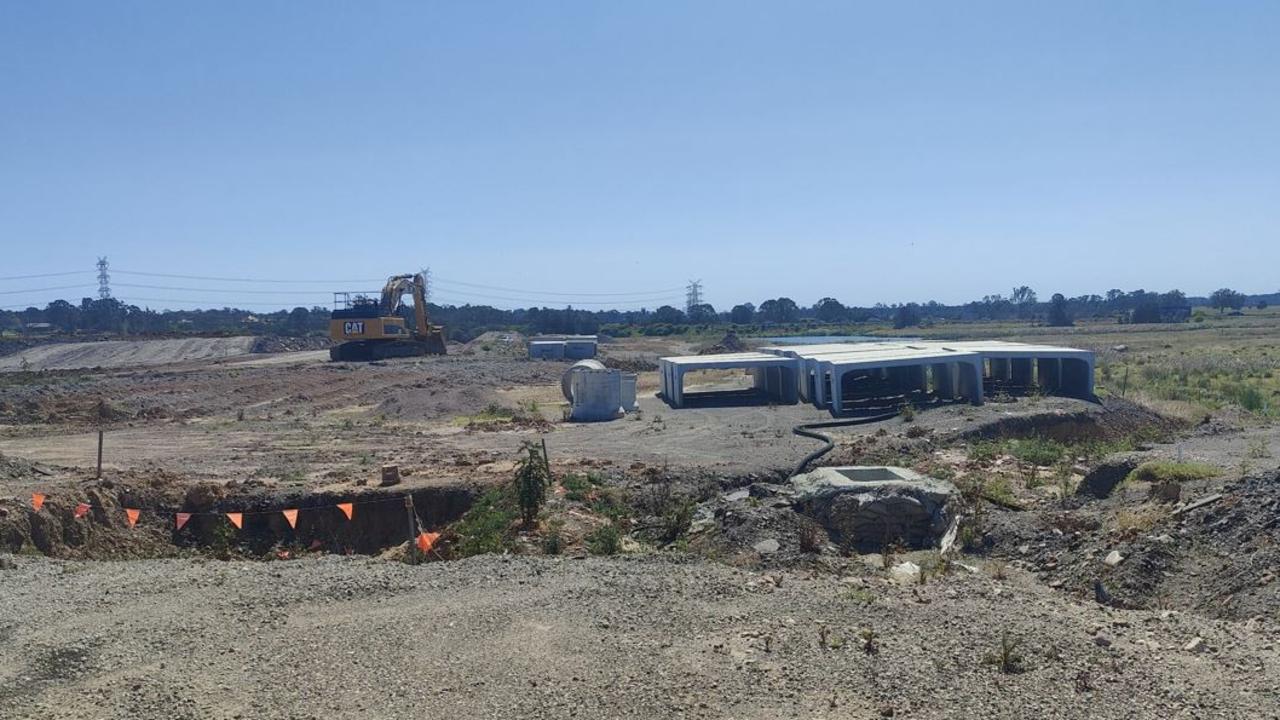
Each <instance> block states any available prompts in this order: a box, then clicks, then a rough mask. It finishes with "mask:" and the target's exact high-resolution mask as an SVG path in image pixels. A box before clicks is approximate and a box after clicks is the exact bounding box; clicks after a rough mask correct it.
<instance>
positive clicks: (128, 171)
mask: <svg viewBox="0 0 1280 720" xmlns="http://www.w3.org/2000/svg"><path fill="white" fill-rule="evenodd" d="M1278 37H1280V3H1276V2H1232V3H1215V2H1203V3H1187V2H1136V1H1135V2H1070V3H1027V2H1007V3H1000V2H966V3H954V2H938V3H916V2H907V3H855V2H804V3H779V2H770V3H757V2H746V1H742V0H738V1H734V2H643V3H617V2H597V3H589V2H568V3H528V2H511V3H499V2H453V3H439V2H403V3H386V2H361V3H348V2H328V3H326V2H305V3H304V2H284V3H271V2H261V1H254V2H219V3H181V2H178V3H174V2H147V3H135V2H84V3H66V2H53V1H45V2H19V1H17V0H10V1H9V2H4V3H0V243H2V246H3V254H2V255H0V257H2V258H3V261H2V264H0V277H8V276H13V275H24V274H39V273H51V272H58V271H69V270H81V269H83V270H86V271H88V270H92V265H93V262H94V261H95V259H96V258H97V256H98V255H107V256H109V257H110V260H111V264H112V267H113V268H116V269H119V270H122V271H135V272H158V273H171V274H186V275H203V276H212V277H223V276H226V277H248V278H259V277H265V278H276V279H280V280H290V281H294V282H291V283H288V284H262V283H228V282H221V281H197V280H189V279H159V278H154V277H147V276H129V275H122V274H117V275H115V276H114V277H113V280H114V281H115V282H116V283H130V284H141V285H146V284H150V285H155V286H160V288H165V289H159V288H123V287H118V288H117V289H116V294H117V295H119V296H122V297H148V298H160V299H165V300H169V302H146V303H140V304H149V305H152V306H164V305H169V306H175V307H189V306H190V303H187V302H177V301H176V300H177V299H179V298H182V299H194V300H198V301H206V300H211V299H216V300H219V301H225V302H228V303H232V304H245V302H247V301H253V302H257V303H268V304H269V303H275V302H277V301H278V302H279V303H280V304H287V305H294V304H298V303H299V302H302V301H305V300H316V301H324V300H327V298H328V295H327V291H329V290H334V289H344V287H349V286H350V285H351V283H333V282H328V281H330V280H346V279H364V278H379V277H384V276H386V275H388V274H391V273H395V272H402V271H407V270H414V269H417V268H418V267H421V266H427V265H429V266H430V267H431V268H432V271H433V273H434V275H435V276H436V277H437V278H438V279H439V283H438V284H437V287H436V291H435V297H436V298H437V299H438V300H440V301H444V302H458V303H461V302H467V301H471V302H486V301H490V302H491V303H492V304H495V305H499V306H515V305H528V304H532V302H533V301H535V300H541V301H549V302H547V304H562V303H563V301H565V300H567V299H573V298H580V299H583V300H585V301H589V302H608V301H613V300H618V301H619V302H620V303H621V304H622V305H624V306H628V307H633V306H638V305H641V304H643V305H648V306H650V307H652V306H655V305H656V304H659V301H662V300H665V299H666V298H667V297H669V296H672V297H674V296H679V295H680V294H681V293H680V292H678V291H677V292H672V290H671V289H673V288H679V287H681V286H682V285H684V283H685V281H686V280H688V279H690V278H701V279H702V280H703V281H704V283H705V288H706V299H707V300H708V301H710V302H711V303H713V304H715V305H716V306H717V307H718V308H721V309H727V308H728V306H730V305H732V304H734V303H737V302H741V301H744V300H750V301H753V302H756V303H758V302H759V301H760V300H762V299H765V298H768V297H775V296H778V295H787V296H790V297H792V298H794V299H795V300H797V301H798V302H800V303H802V304H810V303H812V302H814V301H816V300H817V299H819V298H820V297H823V296H827V295H831V296H835V297H837V298H840V299H841V300H843V301H845V302H847V303H853V304H864V305H865V304H871V303H874V302H877V301H883V302H903V301H910V300H921V301H923V300H928V299H936V300H939V301H943V302H959V301H964V300H969V299H973V298H976V297H980V296H982V295H985V294H988V293H994V292H1002V293H1006V294H1007V293H1008V292H1009V288H1010V287H1012V286H1013V285H1015V284H1019V285H1020V284H1024V283H1025V284H1028V285H1031V286H1032V287H1033V288H1035V289H1036V290H1037V291H1038V292H1039V293H1040V294H1041V296H1042V297H1045V298H1047V297H1048V295H1049V294H1051V293H1053V292H1057V291H1060V292H1064V293H1066V294H1068V295H1075V294H1081V293H1086V292H1103V291H1105V290H1106V289H1108V288H1111V287H1120V288H1124V289H1134V288H1138V287H1142V288H1146V289H1148V290H1165V289H1169V288H1173V287H1178V288H1182V289H1183V290H1185V291H1187V292H1188V293H1191V294H1203V293H1207V292H1209V291H1211V290H1213V289H1214V288H1217V287H1220V286H1231V287H1236V288H1238V289H1240V290H1244V291H1246V292H1275V291H1276V290H1277V289H1280V274H1277V272H1276V268H1277V267H1280V42H1277V41H1276V38H1278ZM80 282H85V283H89V284H91V283H92V282H93V280H92V276H91V275H90V274H88V273H86V274H85V275H84V276H83V277H82V276H68V277H61V278H38V279H31V280H22V281H19V280H4V281H0V292H6V293H7V294H0V305H10V304H15V303H26V302H37V301H39V302H43V301H46V300H48V299H50V298H51V297H55V296H71V297H75V296H79V295H81V294H84V293H82V292H80V291H79V290H75V289H73V290H70V291H61V290H60V291H43V292H41V291H37V289H39V288H43V287H55V286H62V285H69V284H74V283H80ZM464 283H465V284H464ZM365 284H368V283H365ZM374 284H376V283H374ZM357 285H359V284H358V283H357ZM476 285H485V286H491V287H498V288H507V290H502V291H499V290H492V289H488V288H478V287H475V286H476ZM168 288H182V289H168ZM189 288H198V290H197V289H189ZM248 289H253V290H255V292H254V293H244V292H237V291H238V290H248ZM356 289H359V288H358V287H357V288H356ZM27 290H32V292H26V291H27ZM14 291H21V292H14ZM275 292H278V293H279V295H275V294H268V293H275ZM569 293H619V294H618V295H587V294H583V295H572V296H571V295H568V294H569ZM496 298H502V299H496ZM199 304H202V305H208V304H210V303H208V302H200V303H199ZM217 304H223V303H222V302H219V303H217ZM537 304H544V303H543V302H539V303H537ZM584 306H587V305H584Z"/></svg>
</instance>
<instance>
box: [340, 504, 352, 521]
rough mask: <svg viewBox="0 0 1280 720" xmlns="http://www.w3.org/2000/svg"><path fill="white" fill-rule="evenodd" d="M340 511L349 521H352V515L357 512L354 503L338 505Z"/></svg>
mask: <svg viewBox="0 0 1280 720" xmlns="http://www.w3.org/2000/svg"><path fill="white" fill-rule="evenodd" d="M338 509H339V510H341V511H342V514H343V515H346V516H347V519H348V520H350V519H351V515H352V514H354V513H355V511H356V506H355V504H354V503H338Z"/></svg>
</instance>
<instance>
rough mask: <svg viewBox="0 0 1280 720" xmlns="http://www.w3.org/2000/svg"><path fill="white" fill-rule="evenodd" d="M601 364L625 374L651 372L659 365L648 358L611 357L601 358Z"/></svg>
mask: <svg viewBox="0 0 1280 720" xmlns="http://www.w3.org/2000/svg"><path fill="white" fill-rule="evenodd" d="M600 362H601V363H603V364H604V366H605V367H607V368H609V369H610V370H621V371H623V372H649V371H651V370H657V369H658V363H657V362H655V361H654V360H653V359H651V358H647V357H611V356H605V357H602V358H600Z"/></svg>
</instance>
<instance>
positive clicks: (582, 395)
mask: <svg viewBox="0 0 1280 720" xmlns="http://www.w3.org/2000/svg"><path fill="white" fill-rule="evenodd" d="M621 375H622V372H621V371H619V370H587V369H583V370H579V371H578V372H575V373H572V377H571V382H572V388H571V393H572V395H573V409H572V410H571V411H570V413H569V419H570V420H574V421H576V422H598V421H604V420H615V419H617V418H618V417H619V416H620V415H622V378H621Z"/></svg>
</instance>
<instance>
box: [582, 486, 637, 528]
mask: <svg viewBox="0 0 1280 720" xmlns="http://www.w3.org/2000/svg"><path fill="white" fill-rule="evenodd" d="M591 509H592V511H594V512H597V513H600V514H601V515H604V516H605V517H607V518H609V519H610V520H621V519H623V518H626V517H629V516H630V515H631V507H630V506H629V505H627V498H626V493H625V492H623V490H622V488H600V489H599V490H597V491H596V497H595V499H594V500H592V501H591Z"/></svg>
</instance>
